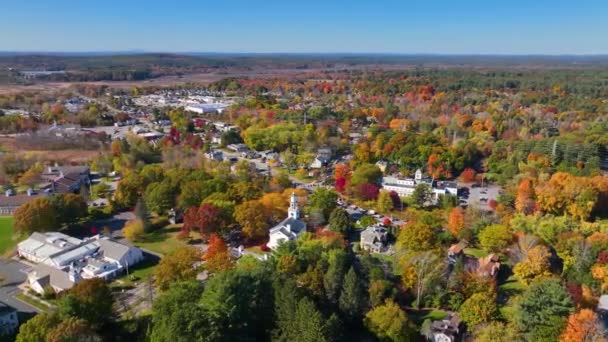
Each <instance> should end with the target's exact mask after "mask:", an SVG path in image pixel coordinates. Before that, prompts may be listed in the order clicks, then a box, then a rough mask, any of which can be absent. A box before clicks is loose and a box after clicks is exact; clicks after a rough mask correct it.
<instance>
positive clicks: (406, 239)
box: [397, 222, 436, 252]
mask: <svg viewBox="0 0 608 342" xmlns="http://www.w3.org/2000/svg"><path fill="white" fill-rule="evenodd" d="M435 241H436V234H435V232H434V230H433V227H431V226H430V225H428V224H426V223H424V222H411V223H408V224H407V225H405V226H404V227H403V228H401V230H400V231H399V235H398V237H397V248H398V249H400V250H404V251H408V252H419V251H428V250H430V249H432V248H433V247H434V246H435Z"/></svg>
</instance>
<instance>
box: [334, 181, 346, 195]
mask: <svg viewBox="0 0 608 342" xmlns="http://www.w3.org/2000/svg"><path fill="white" fill-rule="evenodd" d="M334 187H335V188H336V191H337V192H339V193H343V192H344V190H346V179H344V178H343V177H340V178H337V179H336V181H335V184H334Z"/></svg>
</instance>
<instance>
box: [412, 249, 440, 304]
mask: <svg viewBox="0 0 608 342" xmlns="http://www.w3.org/2000/svg"><path fill="white" fill-rule="evenodd" d="M403 263H404V268H403V275H402V276H401V279H402V281H403V285H404V286H405V287H406V288H409V289H412V290H413V292H414V294H415V295H416V303H415V304H416V306H420V305H421V304H422V302H421V300H422V298H423V297H424V294H425V293H426V292H427V290H428V289H429V288H431V287H432V286H433V285H434V284H436V283H437V281H438V280H439V279H440V277H441V276H442V275H443V272H444V270H445V267H444V265H443V262H442V259H441V258H440V257H439V256H437V255H436V254H435V253H434V252H432V251H427V252H421V253H418V254H416V255H414V256H412V257H410V258H406V260H405V261H404V262H403Z"/></svg>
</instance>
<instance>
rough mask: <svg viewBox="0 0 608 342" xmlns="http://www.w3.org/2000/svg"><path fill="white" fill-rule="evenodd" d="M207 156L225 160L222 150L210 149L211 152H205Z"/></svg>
mask: <svg viewBox="0 0 608 342" xmlns="http://www.w3.org/2000/svg"><path fill="white" fill-rule="evenodd" d="M205 158H207V159H211V160H217V161H222V160H224V152H222V151H220V150H210V151H209V152H207V153H205Z"/></svg>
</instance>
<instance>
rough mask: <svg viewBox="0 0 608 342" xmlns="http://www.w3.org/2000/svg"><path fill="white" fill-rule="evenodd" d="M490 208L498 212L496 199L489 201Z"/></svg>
mask: <svg viewBox="0 0 608 342" xmlns="http://www.w3.org/2000/svg"><path fill="white" fill-rule="evenodd" d="M488 207H490V209H492V210H496V208H497V207H498V202H497V201H496V200H495V199H491V200H489V201H488Z"/></svg>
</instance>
